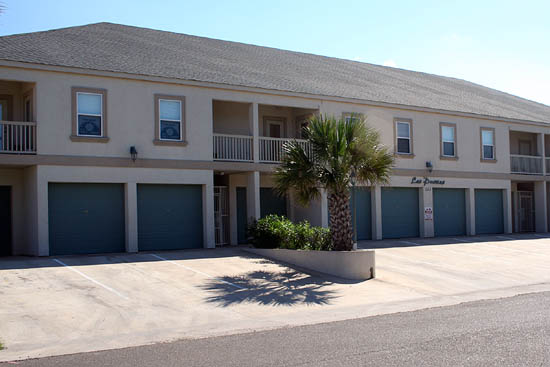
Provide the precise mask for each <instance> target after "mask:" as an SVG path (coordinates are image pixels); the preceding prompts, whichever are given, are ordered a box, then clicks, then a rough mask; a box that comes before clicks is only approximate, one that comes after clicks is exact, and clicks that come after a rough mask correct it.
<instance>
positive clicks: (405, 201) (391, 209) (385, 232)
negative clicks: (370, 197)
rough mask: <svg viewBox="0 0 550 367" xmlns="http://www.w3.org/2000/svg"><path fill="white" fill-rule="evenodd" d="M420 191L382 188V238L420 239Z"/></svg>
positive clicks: (402, 188)
mask: <svg viewBox="0 0 550 367" xmlns="http://www.w3.org/2000/svg"><path fill="white" fill-rule="evenodd" d="M418 211H419V209H418V189H416V188H404V187H389V188H385V187H384V188H382V238H403V237H418V236H419V235H420V233H419V229H418V224H419V217H418Z"/></svg>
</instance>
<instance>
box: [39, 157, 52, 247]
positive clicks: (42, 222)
mask: <svg viewBox="0 0 550 367" xmlns="http://www.w3.org/2000/svg"><path fill="white" fill-rule="evenodd" d="M36 168H37V175H36V210H37V214H38V215H37V229H38V256H49V255H50V233H49V213H48V180H47V178H45V177H43V176H44V175H43V172H41V171H42V167H40V166H38V167H36Z"/></svg>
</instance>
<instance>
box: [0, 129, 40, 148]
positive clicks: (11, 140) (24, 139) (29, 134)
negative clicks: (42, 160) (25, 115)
mask: <svg viewBox="0 0 550 367" xmlns="http://www.w3.org/2000/svg"><path fill="white" fill-rule="evenodd" d="M0 153H15V154H36V122H15V121H0Z"/></svg>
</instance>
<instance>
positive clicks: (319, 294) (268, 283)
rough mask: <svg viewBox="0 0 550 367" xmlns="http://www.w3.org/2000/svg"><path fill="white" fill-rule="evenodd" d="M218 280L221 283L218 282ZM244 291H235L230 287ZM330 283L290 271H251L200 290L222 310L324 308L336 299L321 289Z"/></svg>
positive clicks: (227, 277) (330, 293)
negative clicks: (249, 305) (249, 306)
mask: <svg viewBox="0 0 550 367" xmlns="http://www.w3.org/2000/svg"><path fill="white" fill-rule="evenodd" d="M220 280H222V281H223V282H226V283H223V282H220ZM228 283H231V284H235V285H237V286H239V287H242V288H244V289H238V288H236V287H235V286H232V285H231V284H228ZM331 284H332V282H329V281H325V280H322V279H318V278H314V277H312V276H309V275H307V274H304V273H300V272H298V271H296V270H293V269H288V270H286V271H263V270H262V271H252V272H249V273H247V274H244V275H241V276H237V277H231V276H225V277H221V278H218V279H212V280H211V281H209V282H208V283H206V284H205V285H204V286H202V289H203V290H205V291H208V292H209V293H210V294H211V295H210V296H209V297H208V298H207V302H210V303H217V304H220V305H221V306H223V307H227V306H230V305H233V304H239V303H255V304H260V305H272V306H293V305H298V304H306V305H327V304H330V302H331V300H333V299H335V298H337V297H338V296H337V295H336V292H334V291H331V290H329V289H325V287H327V286H329V285H331Z"/></svg>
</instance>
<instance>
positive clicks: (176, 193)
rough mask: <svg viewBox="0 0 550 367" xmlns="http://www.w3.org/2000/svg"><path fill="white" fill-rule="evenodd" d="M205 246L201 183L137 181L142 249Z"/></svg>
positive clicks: (139, 236)
mask: <svg viewBox="0 0 550 367" xmlns="http://www.w3.org/2000/svg"><path fill="white" fill-rule="evenodd" d="M202 247H203V215H202V186H200V185H145V184H140V185H138V249H139V250H140V251H156V250H180V249H188V248H202Z"/></svg>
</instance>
